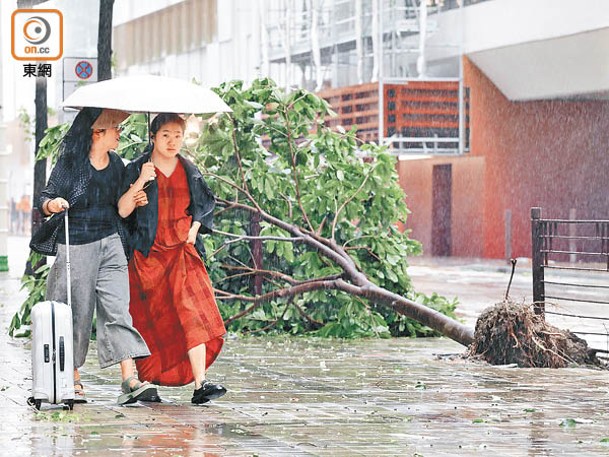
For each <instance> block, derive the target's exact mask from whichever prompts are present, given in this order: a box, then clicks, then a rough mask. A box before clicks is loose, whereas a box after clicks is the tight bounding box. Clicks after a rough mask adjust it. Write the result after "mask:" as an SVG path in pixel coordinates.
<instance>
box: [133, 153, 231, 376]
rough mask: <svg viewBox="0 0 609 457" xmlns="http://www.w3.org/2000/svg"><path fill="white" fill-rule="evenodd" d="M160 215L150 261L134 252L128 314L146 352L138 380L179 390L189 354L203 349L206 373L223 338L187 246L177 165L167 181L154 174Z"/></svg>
mask: <svg viewBox="0 0 609 457" xmlns="http://www.w3.org/2000/svg"><path fill="white" fill-rule="evenodd" d="M156 175H157V183H158V187H159V212H158V225H157V232H156V238H155V240H154V244H153V245H152V249H151V250H150V254H149V255H148V257H144V255H143V254H142V253H141V252H139V251H135V252H134V255H133V257H132V259H131V261H130V262H129V286H130V293H131V302H130V312H131V316H133V324H134V326H135V328H136V329H137V330H139V332H140V333H141V334H142V336H143V337H144V340H145V341H146V343H147V344H148V348H149V349H150V353H151V355H150V357H146V358H144V359H137V360H136V362H135V363H136V365H137V370H138V374H139V378H140V380H142V381H143V380H146V381H149V382H152V383H154V384H158V385H164V386H183V385H186V384H188V383H191V382H193V380H194V377H193V374H192V369H191V366H190V361H189V359H188V354H187V351H188V350H189V349H191V348H193V347H195V346H198V345H200V344H202V343H205V346H206V358H207V360H206V365H205V366H206V367H209V366H210V365H211V364H212V363H213V361H214V360H215V359H216V357H217V356H218V354H219V353H220V350H221V349H222V344H223V343H224V340H223V339H222V336H223V335H224V334H225V333H226V329H225V327H224V322H223V321H222V317H221V316H220V311H219V310H218V306H217V304H216V301H215V299H214V293H213V289H212V285H211V281H210V280H209V276H208V274H207V270H206V269H205V265H204V264H203V261H202V260H201V258H200V257H199V254H198V253H197V251H196V249H195V247H194V246H193V245H192V244H188V243H186V240H187V238H188V231H189V230H190V227H191V224H192V216H190V215H189V214H188V212H187V208H188V205H189V203H190V194H189V191H188V181H187V179H186V172H185V171H184V167H183V166H182V164H181V163H180V162H178V164H177V166H176V168H175V170H174V172H173V173H172V174H171V176H169V177H166V176H165V175H164V174H163V173H162V172H161V171H160V170H159V169H156Z"/></svg>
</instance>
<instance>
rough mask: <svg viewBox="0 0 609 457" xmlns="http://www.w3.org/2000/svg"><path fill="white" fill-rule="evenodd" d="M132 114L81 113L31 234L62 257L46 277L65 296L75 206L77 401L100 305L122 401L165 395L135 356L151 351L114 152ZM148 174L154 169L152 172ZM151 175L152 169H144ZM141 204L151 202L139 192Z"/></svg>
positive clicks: (101, 351)
mask: <svg viewBox="0 0 609 457" xmlns="http://www.w3.org/2000/svg"><path fill="white" fill-rule="evenodd" d="M127 116H129V114H128V113H124V112H122V111H116V110H107V109H104V110H101V109H99V108H84V109H83V110H82V111H81V112H80V113H79V114H78V115H77V116H76V118H75V119H74V122H73V124H72V126H71V127H70V130H69V131H68V133H67V134H66V136H65V138H64V140H63V142H62V144H61V147H60V148H61V149H60V155H59V159H58V161H57V164H56V165H55V167H54V169H53V171H52V173H51V176H50V178H49V182H48V184H47V186H46V188H45V189H44V191H43V192H42V194H41V196H40V200H39V209H40V211H41V212H42V214H44V215H45V216H50V217H49V218H48V219H47V220H46V221H45V223H44V224H43V225H42V226H41V227H40V229H39V230H38V231H37V232H36V234H35V235H34V236H33V237H32V241H31V243H30V247H31V248H32V249H33V250H34V251H36V252H39V253H42V254H45V255H57V258H56V260H55V263H54V264H53V266H52V267H51V270H50V272H49V276H48V282H47V294H46V296H47V300H55V301H60V302H64V303H65V302H66V301H67V300H66V299H67V289H66V287H67V285H66V268H65V255H66V252H65V249H66V246H65V229H64V221H65V217H64V216H65V211H66V210H67V209H68V208H69V212H70V225H69V227H70V260H71V266H72V268H71V273H72V274H71V279H72V283H71V292H72V297H73V305H72V318H73V324H74V331H73V333H74V368H75V369H74V387H75V394H76V400H75V401H76V402H80V403H84V402H86V400H85V395H84V390H83V385H82V381H81V380H80V373H79V371H78V369H79V368H80V367H81V366H82V365H84V363H85V358H86V355H87V351H88V348H89V339H90V337H91V325H92V321H93V313H94V311H95V312H96V314H97V342H98V343H97V351H98V358H99V364H100V366H101V367H102V368H105V367H109V366H111V365H114V364H117V363H120V367H121V374H122V379H123V382H122V383H121V388H122V391H123V394H122V395H120V396H119V399H118V402H119V404H126V403H133V402H135V401H137V400H142V401H159V397H158V393H157V390H156V388H155V387H154V386H153V385H152V384H149V383H147V382H144V383H142V382H140V381H139V380H138V379H137V378H136V376H135V371H134V365H133V359H136V358H141V357H146V356H148V355H150V352H149V350H148V347H147V345H146V343H145V342H144V339H143V338H142V336H141V335H140V333H139V332H138V331H137V330H136V329H135V328H134V327H133V325H132V319H131V316H130V315H129V279H128V273H127V257H126V250H125V246H126V243H125V242H126V240H125V237H124V229H123V221H122V220H121V218H120V216H119V215H118V211H117V205H118V200H119V198H120V197H121V194H120V193H119V192H120V183H121V181H122V179H123V175H124V171H125V167H124V164H123V162H122V159H121V158H120V157H119V156H118V155H117V154H116V153H115V152H114V151H113V150H114V149H115V148H116V147H117V146H118V141H119V137H120V128H119V127H118V124H119V123H120V122H122V121H123V120H124V119H125V118H126V117H127ZM146 173H148V174H146ZM142 174H143V175H144V179H147V178H149V177H151V171H150V170H147V169H144V170H143V171H142ZM132 198H133V202H134V204H136V205H142V204H145V203H146V198H145V195H144V194H143V193H140V194H133V195H132Z"/></svg>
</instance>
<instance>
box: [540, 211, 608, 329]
mask: <svg viewBox="0 0 609 457" xmlns="http://www.w3.org/2000/svg"><path fill="white" fill-rule="evenodd" d="M531 231H532V251H533V252H532V273H533V301H534V309H535V313H537V314H542V315H545V314H553V315H556V316H562V317H566V318H573V319H577V320H586V321H588V322H591V321H595V322H597V325H596V327H597V329H600V330H604V331H583V330H582V331H573V333H576V334H581V335H596V336H604V337H609V332H608V331H607V326H605V325H604V324H603V327H602V328H601V327H600V326H599V325H598V323H600V322H601V321H605V322H609V307H607V305H609V220H584V219H543V218H542V216H541V208H531ZM546 304H553V305H556V307H555V308H556V309H559V310H563V309H568V310H569V312H561V311H550V310H547V309H546ZM587 327H588V330H590V327H594V324H591V325H587ZM592 330H594V329H592ZM608 341H609V340H608Z"/></svg>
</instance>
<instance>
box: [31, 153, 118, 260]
mask: <svg viewBox="0 0 609 457" xmlns="http://www.w3.org/2000/svg"><path fill="white" fill-rule="evenodd" d="M109 155H110V162H111V166H120V167H121V169H124V165H123V161H122V159H121V158H120V157H119V156H118V154H116V153H114V152H110V153H109ZM91 176H92V171H91V166H90V163H89V160H88V159H87V160H83V161H82V163H79V164H69V163H68V161H67V160H66V159H65V158H64V157H60V158H59V160H57V163H56V164H55V167H54V168H53V171H52V172H51V176H50V177H49V181H48V183H47V186H46V187H45V189H44V190H43V191H42V192H41V194H40V196H38V202H37V207H38V209H39V210H40V212H41V213H42V205H43V204H44V202H45V201H47V200H50V199H53V198H56V197H62V198H65V199H66V200H67V201H68V203H69V204H70V206H74V205H75V204H76V202H77V201H78V200H79V199H80V198H82V196H83V195H84V194H85V193H86V191H87V186H88V185H89V181H90V180H91ZM108 185H110V186H114V189H116V194H115V197H116V202H117V204H118V200H119V198H120V197H121V195H122V193H119V192H120V190H121V185H120V183H108ZM64 219H65V212H64V211H62V212H61V213H57V214H52V215H51V216H50V217H48V218H47V219H46V220H45V222H44V223H43V224H42V225H41V226H40V228H39V229H38V230H37V231H36V233H34V234H33V235H32V239H31V241H30V249H32V250H33V251H35V252H38V253H40V254H44V255H52V256H54V255H57V237H58V235H59V230H64V224H63V221H64ZM117 221H118V224H117V225H118V226H117V231H118V234H119V235H120V237H121V241H122V243H123V248H124V249H125V255H127V257H129V253H130V251H129V246H128V244H127V233H126V227H125V225H124V222H123V221H122V220H121V218H120V217H117Z"/></svg>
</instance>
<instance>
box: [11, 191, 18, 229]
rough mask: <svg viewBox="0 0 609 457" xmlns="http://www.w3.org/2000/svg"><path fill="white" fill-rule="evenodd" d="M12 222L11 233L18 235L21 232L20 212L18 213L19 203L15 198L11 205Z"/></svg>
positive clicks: (12, 199)
mask: <svg viewBox="0 0 609 457" xmlns="http://www.w3.org/2000/svg"><path fill="white" fill-rule="evenodd" d="M10 205H11V206H10V209H9V211H10V213H11V215H10V221H11V225H10V228H9V230H10V233H12V234H14V235H16V234H17V233H18V230H19V212H18V211H17V202H16V201H15V199H14V198H13V197H11V203H10Z"/></svg>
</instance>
